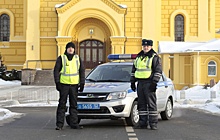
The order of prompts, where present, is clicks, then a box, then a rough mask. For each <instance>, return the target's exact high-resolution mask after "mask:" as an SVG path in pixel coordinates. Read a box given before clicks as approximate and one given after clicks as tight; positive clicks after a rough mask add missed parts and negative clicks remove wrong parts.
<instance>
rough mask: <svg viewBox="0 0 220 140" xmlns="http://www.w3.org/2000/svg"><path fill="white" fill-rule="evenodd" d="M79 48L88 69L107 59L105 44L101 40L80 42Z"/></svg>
mask: <svg viewBox="0 0 220 140" xmlns="http://www.w3.org/2000/svg"><path fill="white" fill-rule="evenodd" d="M79 49H80V57H81V59H82V61H83V63H84V65H85V68H86V69H92V68H94V67H95V66H97V65H98V64H99V63H103V62H104V60H105V46H104V43H103V42H101V41H98V40H84V41H82V42H80V44H79Z"/></svg>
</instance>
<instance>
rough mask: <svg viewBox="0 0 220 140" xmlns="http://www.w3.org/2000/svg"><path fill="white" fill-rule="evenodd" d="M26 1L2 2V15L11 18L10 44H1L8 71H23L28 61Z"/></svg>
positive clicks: (9, 0) (0, 11)
mask: <svg viewBox="0 0 220 140" xmlns="http://www.w3.org/2000/svg"><path fill="white" fill-rule="evenodd" d="M24 12H25V2H24V0H1V1H0V15H1V14H4V13H5V14H8V15H9V16H10V21H11V23H10V42H0V53H1V54H2V57H3V63H4V64H5V65H6V66H7V69H8V70H11V69H12V68H14V69H18V70H19V69H21V68H23V64H24V62H25V59H26V49H25V48H26V47H25V46H26V44H25V40H24V38H25V29H26V28H25V27H24V25H25V17H24Z"/></svg>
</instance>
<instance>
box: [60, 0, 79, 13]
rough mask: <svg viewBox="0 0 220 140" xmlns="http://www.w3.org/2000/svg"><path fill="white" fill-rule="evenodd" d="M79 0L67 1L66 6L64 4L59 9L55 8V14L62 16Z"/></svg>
mask: <svg viewBox="0 0 220 140" xmlns="http://www.w3.org/2000/svg"><path fill="white" fill-rule="evenodd" d="M79 1H80V0H71V1H69V2H68V3H67V4H65V5H64V6H63V7H61V8H56V10H57V13H59V14H62V13H64V12H65V11H66V10H68V9H70V8H71V7H72V6H74V5H75V4H76V3H78V2H79Z"/></svg>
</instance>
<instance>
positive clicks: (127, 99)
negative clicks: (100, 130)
mask: <svg viewBox="0 0 220 140" xmlns="http://www.w3.org/2000/svg"><path fill="white" fill-rule="evenodd" d="M132 56H133V57H134V58H135V56H134V55H109V57H108V58H109V59H114V60H116V59H118V60H119V59H120V58H122V59H126V58H130V59H131V58H132ZM132 65H133V62H132V61H130V62H122V61H118V62H114V61H112V62H109V63H105V64H102V65H99V66H97V67H96V68H94V69H93V70H92V71H91V72H90V73H89V74H88V76H87V77H86V84H85V88H84V91H83V92H82V93H78V112H79V113H78V118H79V120H78V121H79V122H80V120H81V119H106V118H109V119H117V118H125V120H126V122H127V124H128V125H137V123H138V121H139V115H138V110H137V99H138V97H137V93H136V92H134V91H132V90H131V88H130V75H131V70H132ZM156 94H157V108H158V113H160V115H161V118H162V119H163V120H169V119H170V118H171V117H172V113H173V101H174V98H173V95H174V85H173V83H172V81H171V80H168V78H166V76H165V75H164V74H163V75H162V77H161V79H160V81H159V82H158V84H157V91H156ZM66 121H67V124H69V115H68V113H67V116H66Z"/></svg>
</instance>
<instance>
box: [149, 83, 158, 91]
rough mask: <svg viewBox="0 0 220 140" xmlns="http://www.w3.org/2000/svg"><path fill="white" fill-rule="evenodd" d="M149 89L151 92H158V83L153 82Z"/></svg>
mask: <svg viewBox="0 0 220 140" xmlns="http://www.w3.org/2000/svg"><path fill="white" fill-rule="evenodd" d="M149 89H150V91H151V92H156V89H157V83H155V82H152V83H151V84H150V87H149Z"/></svg>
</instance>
